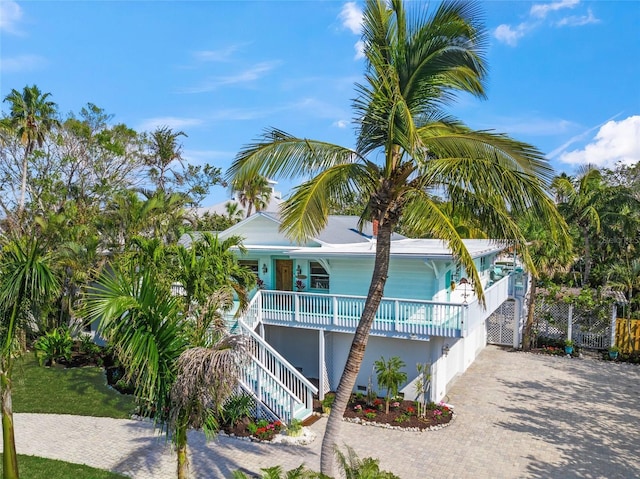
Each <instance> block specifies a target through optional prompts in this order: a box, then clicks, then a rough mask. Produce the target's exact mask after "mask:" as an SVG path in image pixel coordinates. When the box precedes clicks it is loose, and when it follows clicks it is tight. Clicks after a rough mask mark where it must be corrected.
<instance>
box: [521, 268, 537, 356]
mask: <svg viewBox="0 0 640 479" xmlns="http://www.w3.org/2000/svg"><path fill="white" fill-rule="evenodd" d="M536 287H537V286H536V278H535V277H532V278H531V292H530V295H529V310H528V311H527V323H526V324H525V325H524V333H523V335H522V350H523V351H529V350H530V349H531V343H532V342H533V337H532V333H533V318H534V314H535V310H536Z"/></svg>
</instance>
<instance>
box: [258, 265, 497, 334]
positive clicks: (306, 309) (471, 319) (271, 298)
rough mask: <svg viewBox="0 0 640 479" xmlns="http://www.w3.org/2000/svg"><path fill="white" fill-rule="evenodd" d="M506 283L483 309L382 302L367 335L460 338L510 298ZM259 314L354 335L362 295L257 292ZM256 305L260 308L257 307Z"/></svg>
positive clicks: (489, 294)
mask: <svg viewBox="0 0 640 479" xmlns="http://www.w3.org/2000/svg"><path fill="white" fill-rule="evenodd" d="M508 290H509V279H508V278H507V277H505V278H503V279H501V280H500V281H498V282H496V283H495V284H493V285H492V286H490V287H489V288H487V289H486V290H485V298H486V304H487V308H486V310H485V309H483V308H482V306H481V305H480V304H478V301H477V299H476V300H473V301H472V302H470V303H469V304H463V303H446V302H436V301H421V300H411V299H400V298H383V300H382V302H381V303H380V306H379V307H378V311H377V313H376V317H375V320H374V322H373V325H372V327H371V332H370V334H372V335H376V336H390V337H406V338H413V339H428V338H429V337H431V336H444V337H460V336H464V335H465V333H466V331H468V328H469V327H470V326H473V325H474V324H475V323H476V322H478V321H482V320H483V319H485V318H487V317H488V316H489V314H491V313H492V312H493V311H494V310H495V309H496V308H498V306H500V304H502V303H503V302H504V301H505V300H506V299H507V297H508V292H509V291H508ZM256 296H260V297H261V299H260V303H259V304H260V306H261V308H259V309H260V311H257V312H254V313H252V315H253V317H259V318H260V319H259V320H261V321H263V322H264V323H265V324H274V325H286V326H291V327H307V328H313V329H327V330H337V331H344V332H354V331H355V330H356V328H357V327H358V323H359V321H360V316H361V315H362V311H363V309H364V305H365V302H366V298H365V297H364V296H350V295H334V294H321V293H299V292H291V291H259V292H258V293H257V295H256ZM256 305H258V303H256Z"/></svg>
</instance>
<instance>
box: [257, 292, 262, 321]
mask: <svg viewBox="0 0 640 479" xmlns="http://www.w3.org/2000/svg"><path fill="white" fill-rule="evenodd" d="M257 295H258V298H257V299H256V307H257V309H258V314H256V316H257V318H258V322H259V323H262V293H261V292H260V291H258V293H257Z"/></svg>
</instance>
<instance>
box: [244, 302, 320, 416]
mask: <svg viewBox="0 0 640 479" xmlns="http://www.w3.org/2000/svg"><path fill="white" fill-rule="evenodd" d="M260 305H261V297H260V294H259V293H258V294H256V296H254V298H253V299H252V301H251V302H250V303H249V306H248V308H247V311H246V313H245V314H244V315H243V317H242V319H239V320H238V327H239V330H240V333H241V334H243V335H245V336H246V337H247V338H248V341H249V355H250V357H251V361H250V362H249V364H248V365H247V366H246V367H245V368H244V369H243V372H242V376H241V379H240V381H241V383H242V385H243V387H244V388H245V389H247V390H249V391H251V393H253V395H254V396H255V397H256V398H258V399H259V400H260V402H261V403H262V405H264V406H266V407H267V408H268V410H269V411H270V412H271V413H272V414H273V415H275V416H276V417H277V418H278V419H280V420H281V421H283V422H285V423H287V424H288V423H290V422H291V420H292V419H294V418H295V419H305V418H306V417H308V416H310V415H311V413H312V412H313V395H314V394H316V393H317V392H318V389H317V388H316V387H315V386H314V385H313V384H311V383H310V382H309V381H308V380H307V378H305V377H304V376H303V375H302V374H301V373H300V372H299V371H298V370H297V369H296V368H294V367H293V366H292V365H291V364H289V363H288V362H287V360H286V359H284V358H283V357H282V356H281V355H280V354H279V353H278V352H277V351H276V350H275V349H273V347H271V346H270V345H269V344H268V343H267V342H266V341H265V340H264V339H262V338H261V337H260V336H259V335H258V334H257V333H256V332H255V331H254V328H255V326H256V325H257V324H258V322H259V321H260V316H261V311H260ZM264 406H262V407H264ZM258 407H261V405H258ZM264 412H266V414H262V415H269V413H268V412H267V411H264Z"/></svg>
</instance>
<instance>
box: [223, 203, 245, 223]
mask: <svg viewBox="0 0 640 479" xmlns="http://www.w3.org/2000/svg"><path fill="white" fill-rule="evenodd" d="M224 209H225V211H226V212H227V218H228V219H229V221H230V222H231V224H232V225H233V224H236V223H237V222H238V221H240V220H241V219H242V218H243V217H244V211H243V210H242V209H241V208H240V205H239V204H238V203H235V202H233V201H227V202H226V203H225V204H224Z"/></svg>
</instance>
